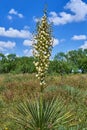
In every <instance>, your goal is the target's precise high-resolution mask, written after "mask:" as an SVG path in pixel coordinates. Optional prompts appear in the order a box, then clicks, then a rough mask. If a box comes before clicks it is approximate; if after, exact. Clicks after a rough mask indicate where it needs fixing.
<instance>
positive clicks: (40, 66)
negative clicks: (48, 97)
mask: <svg viewBox="0 0 87 130" xmlns="http://www.w3.org/2000/svg"><path fill="white" fill-rule="evenodd" d="M35 41H37V42H35V43H34V53H33V54H34V57H35V62H34V64H35V67H36V70H37V74H36V77H38V79H40V85H41V86H44V85H45V84H46V83H45V75H46V72H47V70H48V66H49V58H50V55H51V51H52V45H53V39H52V36H51V26H50V25H49V24H48V21H47V16H46V14H44V16H43V17H42V19H41V22H40V23H39V25H38V30H37V34H36V35H35Z"/></svg>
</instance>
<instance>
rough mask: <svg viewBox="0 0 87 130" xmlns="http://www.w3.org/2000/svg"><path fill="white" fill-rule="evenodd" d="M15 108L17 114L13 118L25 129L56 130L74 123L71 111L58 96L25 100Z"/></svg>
mask: <svg viewBox="0 0 87 130" xmlns="http://www.w3.org/2000/svg"><path fill="white" fill-rule="evenodd" d="M17 110H18V113H19V114H18V115H17V116H16V118H15V120H16V122H17V123H18V124H20V125H21V126H22V127H23V129H25V130H58V128H60V127H66V128H69V126H71V125H74V118H73V112H71V111H70V110H69V111H68V110H67V108H66V107H65V105H64V103H63V102H61V100H59V99H58V98H53V99H52V100H51V101H46V99H44V98H42V97H40V98H39V99H37V98H36V99H35V100H34V101H33V102H32V101H31V102H30V100H27V101H26V102H22V103H21V104H19V106H18V108H17Z"/></svg>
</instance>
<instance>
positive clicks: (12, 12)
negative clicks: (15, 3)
mask: <svg viewBox="0 0 87 130" xmlns="http://www.w3.org/2000/svg"><path fill="white" fill-rule="evenodd" d="M9 14H10V15H16V16H18V17H19V18H23V17H24V16H23V14H21V13H18V12H17V11H16V10H15V9H11V10H10V11H9Z"/></svg>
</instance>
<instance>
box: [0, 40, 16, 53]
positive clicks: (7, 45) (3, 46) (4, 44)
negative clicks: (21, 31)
mask: <svg viewBox="0 0 87 130" xmlns="http://www.w3.org/2000/svg"><path fill="white" fill-rule="evenodd" d="M15 46H16V43H15V42H11V41H7V42H5V41H0V51H4V50H5V49H13V48H14V47H15Z"/></svg>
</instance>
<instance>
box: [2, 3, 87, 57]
mask: <svg viewBox="0 0 87 130" xmlns="http://www.w3.org/2000/svg"><path fill="white" fill-rule="evenodd" d="M45 4H47V8H48V20H49V21H50V22H53V36H54V47H53V51H52V57H54V55H55V54H57V53H58V52H68V51H70V50H74V49H79V48H82V49H86V48H87V0H60V1H59V0H0V53H4V54H5V55H7V54H10V53H15V54H16V55H17V56H31V55H32V33H33V32H34V31H35V27H36V21H37V20H38V18H41V17H42V16H43V9H44V6H45Z"/></svg>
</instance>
